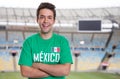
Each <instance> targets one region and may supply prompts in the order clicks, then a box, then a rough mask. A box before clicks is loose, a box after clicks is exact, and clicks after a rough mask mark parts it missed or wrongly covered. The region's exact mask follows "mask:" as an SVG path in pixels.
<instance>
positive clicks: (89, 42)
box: [0, 7, 120, 79]
mask: <svg viewBox="0 0 120 79" xmlns="http://www.w3.org/2000/svg"><path fill="white" fill-rule="evenodd" d="M83 26H84V27H83ZM89 27H93V28H89ZM37 32H39V27H38V25H37V23H36V9H35V8H6V7H0V76H2V75H4V73H3V72H8V73H9V72H10V73H9V74H10V75H12V74H13V73H14V72H18V74H19V72H20V68H19V65H18V60H19V56H20V52H21V48H22V44H23V42H24V40H25V39H26V38H27V37H29V36H30V35H32V34H34V33H37ZM54 32H56V33H58V34H61V35H63V36H65V37H66V38H67V39H68V41H69V43H70V46H71V53H72V56H73V60H74V63H73V64H72V68H71V71H72V75H74V76H70V77H69V78H68V79H73V78H75V79H81V78H79V77H77V76H78V75H79V74H78V72H79V73H81V72H87V73H89V72H91V73H94V72H95V73H96V72H102V74H103V75H104V74H106V73H112V74H117V77H115V78H106V79H118V78H120V75H119V74H120V7H108V8H86V9H57V18H56V23H55V25H54ZM73 72H74V73H73ZM95 73H94V74H95ZM18 74H17V75H18ZM76 74H78V75H77V76H75V75H76ZM85 74H86V73H85ZM89 74H90V73H89ZM80 75H82V74H80ZM109 75H110V74H109ZM107 76H108V74H107ZM18 77H19V75H18ZM4 78H5V77H2V78H0V79H4ZM83 78H84V77H83ZM88 78H89V77H88ZM88 78H84V79H88ZM5 79H7V78H5ZM8 79H14V78H12V77H11V78H8ZM16 79H19V78H16ZM23 79H24V78H23ZM89 79H90V78H89ZM96 79H97V78H96ZM101 79H102V77H101Z"/></svg>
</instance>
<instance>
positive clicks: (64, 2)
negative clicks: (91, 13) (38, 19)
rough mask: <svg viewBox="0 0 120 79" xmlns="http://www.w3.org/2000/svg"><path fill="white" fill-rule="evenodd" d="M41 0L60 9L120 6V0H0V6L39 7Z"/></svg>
mask: <svg viewBox="0 0 120 79" xmlns="http://www.w3.org/2000/svg"><path fill="white" fill-rule="evenodd" d="M41 2H51V3H53V4H55V5H56V8H58V9H66V8H100V7H120V0H0V7H19V8H37V7H38V5H39V4H40V3H41Z"/></svg>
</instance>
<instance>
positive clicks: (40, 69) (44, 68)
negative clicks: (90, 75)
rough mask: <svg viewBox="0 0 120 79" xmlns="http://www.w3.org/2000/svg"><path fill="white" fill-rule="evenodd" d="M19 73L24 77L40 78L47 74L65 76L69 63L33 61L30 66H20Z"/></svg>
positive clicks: (68, 69)
mask: <svg viewBox="0 0 120 79" xmlns="http://www.w3.org/2000/svg"><path fill="white" fill-rule="evenodd" d="M20 68H21V74H22V75H23V76H24V77H30V78H42V77H47V76H49V75H52V76H66V75H68V74H69V72H70V68H71V64H69V63H66V64H56V65H48V64H42V63H33V66H32V67H28V66H20Z"/></svg>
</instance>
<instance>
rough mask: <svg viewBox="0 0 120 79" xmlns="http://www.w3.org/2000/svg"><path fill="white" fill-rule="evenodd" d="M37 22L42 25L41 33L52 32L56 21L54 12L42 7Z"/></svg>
mask: <svg viewBox="0 0 120 79" xmlns="http://www.w3.org/2000/svg"><path fill="white" fill-rule="evenodd" d="M37 22H38V24H39V26H40V29H41V33H43V34H48V33H51V32H52V28H53V24H54V23H55V20H54V14H53V12H52V11H51V10H49V9H41V10H40V11H39V17H38V19H37Z"/></svg>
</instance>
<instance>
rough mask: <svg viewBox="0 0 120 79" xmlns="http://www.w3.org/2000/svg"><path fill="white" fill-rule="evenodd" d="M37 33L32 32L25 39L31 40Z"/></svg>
mask: <svg viewBox="0 0 120 79" xmlns="http://www.w3.org/2000/svg"><path fill="white" fill-rule="evenodd" d="M38 35H39V34H38V33H34V34H31V35H30V36H28V37H27V38H26V39H25V40H31V39H35V38H36V37H38Z"/></svg>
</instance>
